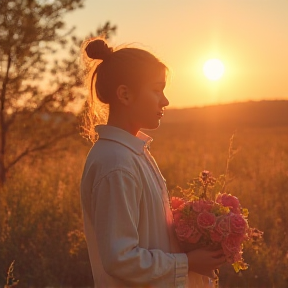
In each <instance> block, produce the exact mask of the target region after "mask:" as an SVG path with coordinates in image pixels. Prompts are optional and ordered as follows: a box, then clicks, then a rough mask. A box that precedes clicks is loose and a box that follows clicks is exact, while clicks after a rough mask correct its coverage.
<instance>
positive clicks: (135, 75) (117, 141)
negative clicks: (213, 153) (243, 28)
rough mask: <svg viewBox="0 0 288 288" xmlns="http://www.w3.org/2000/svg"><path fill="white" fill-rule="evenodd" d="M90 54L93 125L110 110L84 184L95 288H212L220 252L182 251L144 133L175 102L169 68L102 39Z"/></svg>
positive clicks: (89, 48) (88, 49)
mask: <svg viewBox="0 0 288 288" xmlns="http://www.w3.org/2000/svg"><path fill="white" fill-rule="evenodd" d="M84 53H86V54H87V56H88V58H90V59H91V62H89V61H88V62H87V63H88V66H89V65H90V66H89V67H90V68H91V67H92V77H91V79H90V81H91V86H90V87H91V91H90V92H91V93H90V94H91V95H90V96H91V98H90V101H89V105H88V107H90V108H89V109H90V112H91V113H90V114H89V113H88V114H89V115H88V117H87V119H88V122H89V121H90V123H91V125H92V126H93V127H94V125H95V124H97V119H98V120H99V117H98V118H97V115H98V116H99V115H100V114H101V113H99V111H100V110H101V109H102V111H103V103H104V104H106V105H107V107H108V108H109V113H108V117H107V119H106V120H105V119H104V120H103V119H102V121H104V123H102V124H101V125H97V126H96V129H95V131H96V136H97V141H96V142H95V144H94V145H93V147H92V149H91V150H90V152H89V154H88V157H87V160H86V164H85V167H84V171H83V176H82V182H81V201H82V207H83V217H84V228H85V234H86V240H87V245H88V251H89V257H90V262H91V266H92V272H93V277H94V281H95V287H105V288H106V287H113V288H115V287H165V288H168V287H193V288H197V287H208V285H209V283H210V282H209V281H208V279H209V278H208V277H210V278H214V277H215V274H214V272H213V270H214V269H216V268H218V267H219V266H220V265H221V264H223V263H224V262H225V258H224V256H223V253H222V250H217V251H213V250H209V249H204V248H202V249H197V250H193V251H190V252H188V253H184V252H181V249H180V248H179V246H178V243H177V240H176V237H175V235H174V229H173V219H172V215H171V211H170V206H169V199H168V194H167V189H166V184H165V179H164V178H163V176H162V174H161V173H160V171H159V168H158V166H157V164H156V162H155V160H154V158H153V157H152V156H151V154H150V152H149V147H150V143H151V141H152V139H151V138H150V137H149V136H148V135H146V134H144V133H143V132H141V131H140V129H141V128H145V129H155V128H157V127H158V126H159V124H160V120H161V118H162V117H163V115H164V108H165V107H166V106H168V104H169V101H168V99H167V98H166V97H165V95H164V92H163V91H164V88H165V84H166V74H167V67H166V66H165V65H164V64H163V63H162V62H160V61H159V60H158V59H157V58H156V57H155V56H154V55H152V54H151V53H149V52H147V51H145V50H142V49H137V48H129V47H126V48H121V49H118V50H113V49H112V48H110V47H108V45H107V43H106V42H105V41H104V40H103V39H99V38H96V39H92V40H90V41H88V43H86V45H85V51H84ZM88 58H87V59H88ZM89 63H90V64H89ZM91 63H92V64H91ZM90 70H91V69H90ZM99 100H100V102H101V103H102V105H101V103H99ZM97 103H98V104H99V107H98V109H97V107H96V106H95V104H97ZM99 109H100V110H99ZM100 112H101V111H100ZM100 116H101V115H100ZM100 118H101V117H100ZM100 120H101V119H100ZM88 122H86V124H87V123H88ZM105 122H106V123H105ZM98 123H99V122H98ZM88 124H89V123H88ZM88 131H89V128H88ZM196 273H197V274H196ZM188 274H189V276H188ZM200 274H201V275H200ZM202 275H205V276H202ZM207 276H208V277H207ZM210 287H211V286H210Z"/></svg>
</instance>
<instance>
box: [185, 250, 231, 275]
mask: <svg viewBox="0 0 288 288" xmlns="http://www.w3.org/2000/svg"><path fill="white" fill-rule="evenodd" d="M186 255H187V257H188V266H189V270H191V271H193V272H196V273H198V274H201V275H205V276H208V277H209V278H212V279H216V278H217V275H216V274H215V271H214V270H216V269H218V268H219V267H220V266H221V265H223V264H224V263H225V262H226V259H225V255H224V253H223V250H222V249H217V250H215V249H211V248H210V249H209V248H200V249H196V250H193V251H190V252H188V253H186Z"/></svg>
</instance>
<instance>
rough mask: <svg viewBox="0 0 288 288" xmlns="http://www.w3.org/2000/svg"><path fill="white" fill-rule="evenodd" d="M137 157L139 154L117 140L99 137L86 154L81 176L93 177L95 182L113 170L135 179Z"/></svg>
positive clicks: (136, 175) (137, 168)
mask: <svg viewBox="0 0 288 288" xmlns="http://www.w3.org/2000/svg"><path fill="white" fill-rule="evenodd" d="M139 157H141V155H139V154H136V153H135V152H134V151H132V150H131V149H129V148H128V147H126V146H124V145H122V144H120V143H118V142H115V141H110V140H102V139H100V140H98V141H97V142H96V143H95V144H94V146H93V147H92V148H91V150H90V152H89V154H88V156H87V159H86V164H85V167H84V172H83V177H85V175H86V176H88V177H89V178H91V177H93V182H94V184H95V183H96V182H98V181H99V180H100V179H101V178H103V177H105V176H106V175H107V176H108V175H109V174H111V173H112V172H114V171H123V172H125V173H127V174H129V175H130V176H131V177H132V178H134V179H135V180H137V178H138V170H139V167H138V163H139Z"/></svg>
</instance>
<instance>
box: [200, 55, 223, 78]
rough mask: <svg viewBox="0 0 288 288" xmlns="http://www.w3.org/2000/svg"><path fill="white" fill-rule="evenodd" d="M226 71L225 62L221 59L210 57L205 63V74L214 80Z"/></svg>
mask: <svg viewBox="0 0 288 288" xmlns="http://www.w3.org/2000/svg"><path fill="white" fill-rule="evenodd" d="M224 71H225V67H224V64H223V63H222V61H221V60H219V59H209V60H207V61H206V62H205V63H204V66H203V72H204V75H205V76H206V77H207V78H208V79H209V80H212V81H216V80H219V79H220V78H221V77H222V76H223V74H224Z"/></svg>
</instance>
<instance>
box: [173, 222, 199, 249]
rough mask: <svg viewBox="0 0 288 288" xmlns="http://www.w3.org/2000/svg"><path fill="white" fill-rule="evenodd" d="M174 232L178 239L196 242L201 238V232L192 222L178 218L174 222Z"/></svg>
mask: <svg viewBox="0 0 288 288" xmlns="http://www.w3.org/2000/svg"><path fill="white" fill-rule="evenodd" d="M175 230H176V234H177V237H178V239H179V240H180V241H184V242H189V243H197V242H198V241H199V240H200V238H201V233H200V232H199V231H198V230H197V229H196V227H195V225H193V223H189V222H187V221H184V220H180V221H179V222H178V223H177V224H176V229H175Z"/></svg>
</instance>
